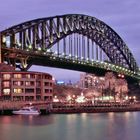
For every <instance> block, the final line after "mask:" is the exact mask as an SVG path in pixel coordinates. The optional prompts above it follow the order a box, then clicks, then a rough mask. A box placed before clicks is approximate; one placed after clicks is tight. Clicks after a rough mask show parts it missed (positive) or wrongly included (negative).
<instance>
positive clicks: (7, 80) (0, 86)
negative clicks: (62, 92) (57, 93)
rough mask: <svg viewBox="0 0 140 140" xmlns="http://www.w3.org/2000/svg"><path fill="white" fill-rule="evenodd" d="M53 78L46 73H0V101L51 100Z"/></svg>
mask: <svg viewBox="0 0 140 140" xmlns="http://www.w3.org/2000/svg"><path fill="white" fill-rule="evenodd" d="M52 95H53V78H52V76H51V75H50V74H48V73H40V72H21V71H11V72H9V71H5V72H0V99H1V100H13V101H17V100H18V101H21V100H22V101H36V100H52Z"/></svg>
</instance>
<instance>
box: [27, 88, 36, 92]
mask: <svg viewBox="0 0 140 140" xmlns="http://www.w3.org/2000/svg"><path fill="white" fill-rule="evenodd" d="M25 93H34V89H33V88H29V89H28V88H26V89H25Z"/></svg>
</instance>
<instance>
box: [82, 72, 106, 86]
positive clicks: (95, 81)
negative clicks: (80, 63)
mask: <svg viewBox="0 0 140 140" xmlns="http://www.w3.org/2000/svg"><path fill="white" fill-rule="evenodd" d="M102 81H104V77H98V76H96V75H94V74H89V73H84V74H81V75H80V87H81V88H94V87H96V88H98V86H99V85H100V82H102Z"/></svg>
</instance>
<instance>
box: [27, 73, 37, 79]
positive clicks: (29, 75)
mask: <svg viewBox="0 0 140 140" xmlns="http://www.w3.org/2000/svg"><path fill="white" fill-rule="evenodd" d="M26 78H28V79H30V78H35V75H34V74H26Z"/></svg>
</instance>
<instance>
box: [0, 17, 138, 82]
mask: <svg viewBox="0 0 140 140" xmlns="http://www.w3.org/2000/svg"><path fill="white" fill-rule="evenodd" d="M0 40H1V41H0V42H1V43H0V45H1V62H4V63H7V64H10V65H13V66H14V67H15V68H19V69H21V70H28V69H29V68H30V67H31V66H32V65H43V66H54V67H60V68H66V69H72V70H79V71H85V72H91V73H93V72H95V73H102V72H104V71H106V70H111V71H114V72H117V73H122V74H125V75H127V76H128V77H133V78H136V79H140V78H139V68H138V65H137V63H136V60H135V59H134V57H133V54H132V53H131V51H130V50H129V48H128V47H127V46H126V44H125V43H124V41H123V40H122V39H121V37H120V36H119V35H118V34H117V33H116V32H115V31H114V30H113V29H112V28H111V27H109V26H108V25H107V24H105V23H104V22H102V21H100V20H99V19H97V18H95V17H91V16H87V15H80V14H68V15H61V16H54V17H48V18H40V19H35V20H31V21H27V22H24V23H21V24H18V25H15V26H12V27H10V28H8V29H6V30H4V31H1V32H0ZM97 68H98V69H97Z"/></svg>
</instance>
